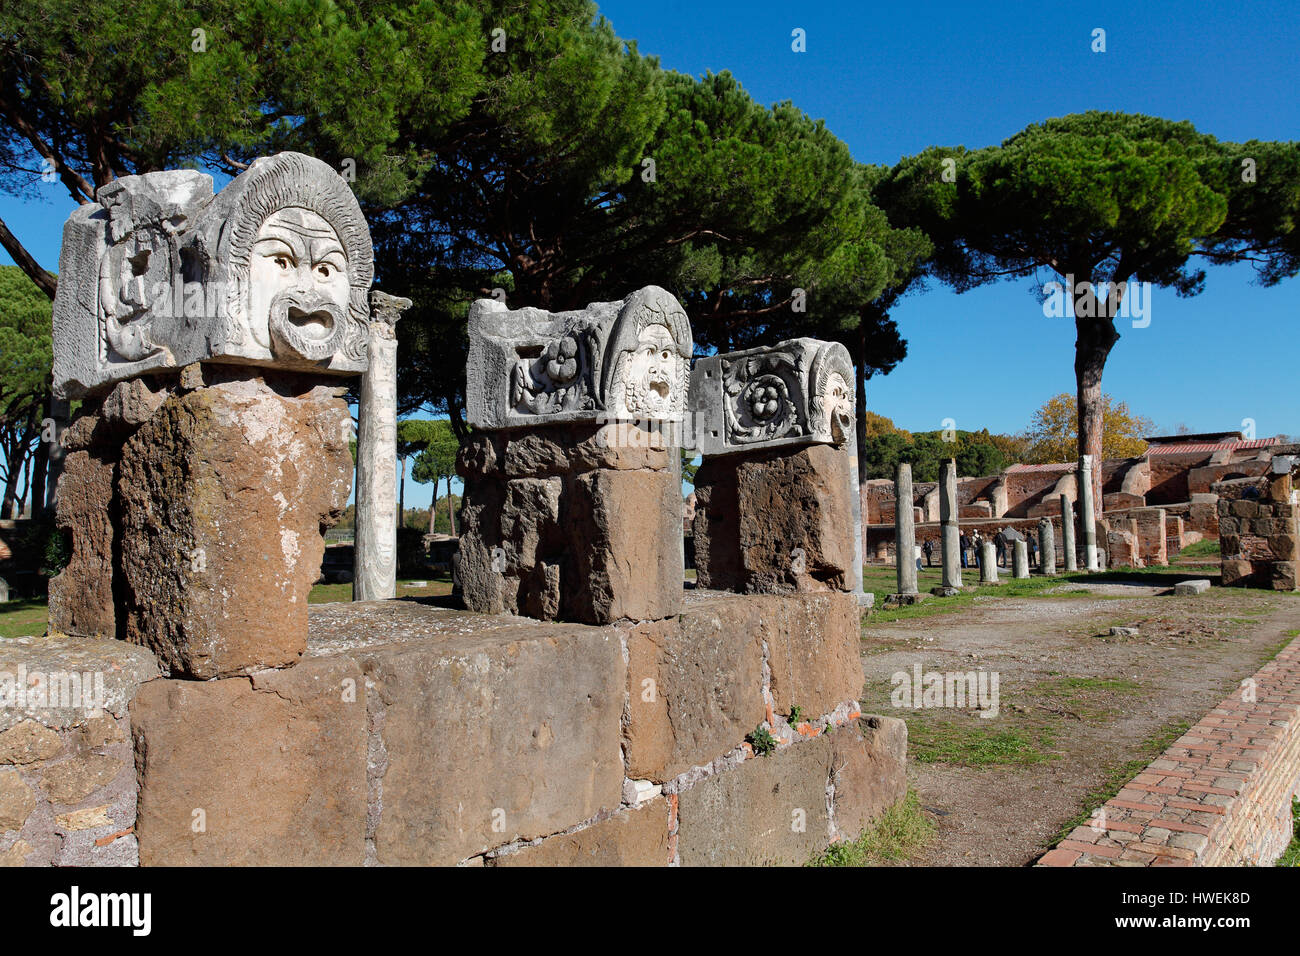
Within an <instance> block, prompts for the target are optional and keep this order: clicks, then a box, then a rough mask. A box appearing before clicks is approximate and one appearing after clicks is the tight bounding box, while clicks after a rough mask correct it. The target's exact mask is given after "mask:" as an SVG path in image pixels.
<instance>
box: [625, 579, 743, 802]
mask: <svg viewBox="0 0 1300 956" xmlns="http://www.w3.org/2000/svg"><path fill="white" fill-rule="evenodd" d="M761 622H762V613H761V610H760V609H759V607H758V606H757V605H756V604H755V603H753V602H750V601H746V600H745V599H743V598H738V597H735V596H732V595H725V596H724V595H716V596H715V595H710V596H706V597H694V596H693V597H692V600H691V601H690V602H689V603H688V604H687V605H686V606H685V607H684V608H683V609H682V613H681V616H680V617H679V618H678V619H676V620H671V621H655V622H648V623H642V624H638V625H637V626H635V627H633V628H632V629H631V630H630V631H629V632H628V634H627V650H628V676H627V679H628V706H629V716H630V719H629V721H628V724H627V727H626V729H625V731H624V749H625V752H626V755H627V775H628V776H629V777H631V778H632V779H644V780H654V781H655V782H657V783H663V782H664V781H666V780H670V779H672V778H673V777H675V776H677V775H678V774H681V773H683V772H685V771H687V770H689V769H691V768H692V767H696V766H703V765H704V764H707V763H709V762H711V761H713V760H714V759H716V758H718V757H720V756H722V755H723V754H725V753H727V752H729V751H731V750H734V749H735V748H736V747H738V746H740V744H741V743H742V742H743V741H744V739H745V735H746V734H748V733H750V732H751V731H752V730H753V729H754V728H755V727H757V726H758V725H759V724H760V723H761V722H762V721H763V719H764V716H765V713H766V712H765V708H764V704H763V647H762V640H761V637H760V632H761V630H762V623H761Z"/></svg>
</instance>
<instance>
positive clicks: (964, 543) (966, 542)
mask: <svg viewBox="0 0 1300 956" xmlns="http://www.w3.org/2000/svg"><path fill="white" fill-rule="evenodd" d="M960 543H961V566H962V567H963V568H964V567H968V565H967V564H966V554H967V553H968V552H969V551H970V536H969V535H967V534H966V532H965V531H963V532H962V533H961V538H960Z"/></svg>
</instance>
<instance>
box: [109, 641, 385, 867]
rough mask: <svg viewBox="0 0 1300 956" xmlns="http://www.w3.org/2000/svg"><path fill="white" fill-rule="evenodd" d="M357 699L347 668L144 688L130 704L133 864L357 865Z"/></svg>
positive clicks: (360, 815) (355, 679)
mask: <svg viewBox="0 0 1300 956" xmlns="http://www.w3.org/2000/svg"><path fill="white" fill-rule="evenodd" d="M366 694H367V689H366V686H365V684H364V681H363V678H362V673H361V669H360V668H359V667H358V666H357V665H356V664H355V663H354V662H352V661H350V660H348V659H346V658H334V659H329V658H325V659H316V660H310V661H304V662H303V663H301V664H299V665H298V666H297V667H294V668H291V669H289V670H284V671H266V672H262V673H258V674H255V675H253V676H252V677H251V678H248V677H234V678H227V679H222V680H214V681H203V682H198V681H182V680H157V681H152V682H151V683H149V684H147V685H145V687H143V688H142V689H141V691H140V693H139V694H138V695H137V697H136V699H135V700H134V701H133V702H132V704H131V729H132V734H133V735H134V737H135V739H136V742H137V743H136V769H137V773H138V775H139V781H140V806H139V820H138V822H137V824H136V836H137V838H138V839H139V843H140V864H141V865H142V866H194V865H197V866H359V865H360V864H361V863H362V861H363V859H364V857H365V838H366V832H365V821H366V793H367V791H366V753H367V747H366Z"/></svg>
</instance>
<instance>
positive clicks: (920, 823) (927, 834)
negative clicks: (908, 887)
mask: <svg viewBox="0 0 1300 956" xmlns="http://www.w3.org/2000/svg"><path fill="white" fill-rule="evenodd" d="M933 839H934V823H933V822H932V821H931V820H930V818H929V817H927V816H926V815H925V812H924V811H923V810H922V809H921V803H920V801H919V800H918V799H917V796H916V791H915V790H908V791H907V796H905V797H904V798H903V799H902V800H900V801H899V802H898V803H896V804H894V805H893V806H892V807H890V808H889V809H888V810H886V811H885V812H884V813H882V814H881V815H880V819H878V820H876V821H875V822H874V823H872V824H871V825H870V826H868V827H867V828H866V829H865V830H863V831H862V834H861V835H860V836H859V837H858V838H857V839H856V840H851V841H841V842H839V843H832V844H831V845H830V846H828V847H827V848H826V849H825V850H823V851H822V852H821V853H819V854H817V856H815V857H813V858H812V859H811V860H809V861H808V863H807V864H805V865H806V866H880V865H881V864H885V863H902V862H906V861H907V860H910V859H913V858H914V857H915V856H916V855H917V854H918V853H919V852H920V851H921V850H923V849H924V848H925V847H926V846H928V845H929V844H930V841H931V840H933Z"/></svg>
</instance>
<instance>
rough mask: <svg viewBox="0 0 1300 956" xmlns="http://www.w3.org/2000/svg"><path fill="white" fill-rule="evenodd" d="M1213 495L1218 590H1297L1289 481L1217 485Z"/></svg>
mask: <svg viewBox="0 0 1300 956" xmlns="http://www.w3.org/2000/svg"><path fill="white" fill-rule="evenodd" d="M1214 487H1215V489H1216V491H1217V492H1218V494H1219V504H1218V511H1219V555H1220V561H1221V565H1222V574H1223V584H1224V585H1225V586H1231V585H1238V586H1241V587H1257V588H1271V589H1272V590H1275V591H1294V590H1296V588H1297V587H1300V581H1298V580H1297V577H1296V566H1297V565H1296V562H1297V560H1298V559H1300V551H1298V545H1300V530H1298V529H1297V521H1296V515H1297V509H1298V507H1300V506H1297V505H1295V504H1292V502H1291V476H1290V474H1286V475H1281V476H1271V477H1270V476H1264V477H1260V478H1241V479H1236V480H1232V481H1223V482H1219V483H1217V484H1216V485H1215V486H1214Z"/></svg>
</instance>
